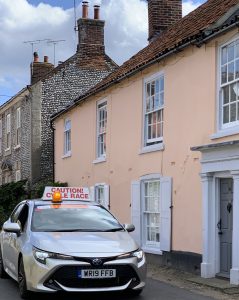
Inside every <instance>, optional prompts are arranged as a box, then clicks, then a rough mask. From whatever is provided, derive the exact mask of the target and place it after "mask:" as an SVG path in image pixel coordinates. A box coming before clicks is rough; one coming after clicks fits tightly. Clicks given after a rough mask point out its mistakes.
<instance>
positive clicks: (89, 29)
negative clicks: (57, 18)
mask: <svg viewBox="0 0 239 300" xmlns="http://www.w3.org/2000/svg"><path fill="white" fill-rule="evenodd" d="M77 24H78V36H79V40H78V46H77V52H78V54H79V56H80V64H81V65H82V64H85V65H87V64H89V63H90V61H91V60H92V59H95V60H96V58H97V59H100V58H101V57H102V58H103V57H104V55H105V45H104V26H105V21H102V20H100V6H99V5H95V6H94V19H90V18H88V2H87V1H83V2H82V18H81V19H79V20H78V21H77Z"/></svg>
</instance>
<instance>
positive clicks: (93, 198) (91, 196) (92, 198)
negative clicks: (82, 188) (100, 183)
mask: <svg viewBox="0 0 239 300" xmlns="http://www.w3.org/2000/svg"><path fill="white" fill-rule="evenodd" d="M90 201H95V187H94V186H91V187H90Z"/></svg>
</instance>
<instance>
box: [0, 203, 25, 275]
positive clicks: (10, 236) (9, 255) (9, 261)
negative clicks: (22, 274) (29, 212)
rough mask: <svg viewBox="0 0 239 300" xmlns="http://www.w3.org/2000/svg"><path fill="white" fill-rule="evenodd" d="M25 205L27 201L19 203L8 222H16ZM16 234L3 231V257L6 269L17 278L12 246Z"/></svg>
mask: <svg viewBox="0 0 239 300" xmlns="http://www.w3.org/2000/svg"><path fill="white" fill-rule="evenodd" d="M24 205H25V203H20V204H18V205H17V206H16V207H15V209H14V210H13V212H12V214H11V217H10V218H9V219H8V221H7V222H9V223H16V222H17V219H18V216H19V214H20V212H21V210H22V209H23V207H24ZM14 236H16V234H15V233H11V232H5V231H3V233H2V257H3V261H4V266H5V268H6V271H7V272H8V273H9V274H10V275H11V276H13V277H14V278H16V270H15V266H14V264H13V257H14V253H13V247H12V245H13V243H14Z"/></svg>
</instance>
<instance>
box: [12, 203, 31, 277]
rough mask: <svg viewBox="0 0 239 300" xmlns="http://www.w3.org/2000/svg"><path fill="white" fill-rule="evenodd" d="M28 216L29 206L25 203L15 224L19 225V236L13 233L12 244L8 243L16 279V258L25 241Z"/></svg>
mask: <svg viewBox="0 0 239 300" xmlns="http://www.w3.org/2000/svg"><path fill="white" fill-rule="evenodd" d="M28 216H29V206H28V204H27V203H25V205H24V206H23V208H22V209H21V211H20V213H19V215H18V217H17V221H16V223H18V224H19V226H20V228H21V233H20V235H17V234H16V233H13V235H12V243H10V249H9V250H10V252H11V253H12V257H11V263H12V266H13V270H14V275H15V276H16V277H18V257H19V253H20V252H22V248H23V247H24V245H25V242H26V240H27V224H28Z"/></svg>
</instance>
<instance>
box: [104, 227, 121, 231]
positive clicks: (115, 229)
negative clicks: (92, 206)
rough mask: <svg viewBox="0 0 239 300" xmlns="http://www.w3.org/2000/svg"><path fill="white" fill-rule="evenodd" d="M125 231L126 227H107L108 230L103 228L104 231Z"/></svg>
mask: <svg viewBox="0 0 239 300" xmlns="http://www.w3.org/2000/svg"><path fill="white" fill-rule="evenodd" d="M122 230H123V231H124V228H122V227H117V228H111V229H106V230H102V232H115V231H122Z"/></svg>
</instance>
